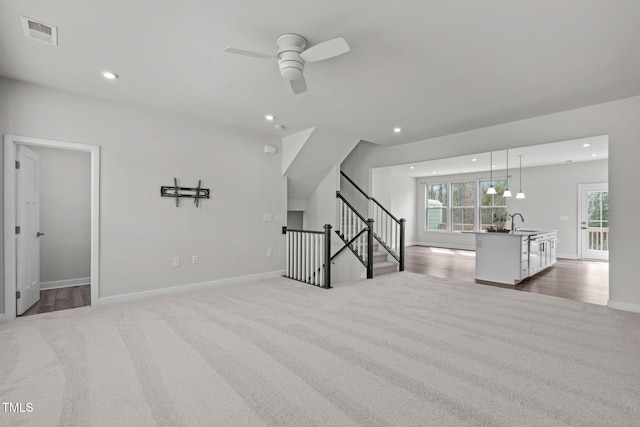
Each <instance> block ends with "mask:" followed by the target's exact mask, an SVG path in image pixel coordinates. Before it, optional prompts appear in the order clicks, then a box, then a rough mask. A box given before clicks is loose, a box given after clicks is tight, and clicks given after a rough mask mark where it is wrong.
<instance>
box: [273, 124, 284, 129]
mask: <svg viewBox="0 0 640 427" xmlns="http://www.w3.org/2000/svg"><path fill="white" fill-rule="evenodd" d="M274 128H276V129H277V130H282V129H284V125H281V124H280V123H278V124H277V125H275V126H274Z"/></svg>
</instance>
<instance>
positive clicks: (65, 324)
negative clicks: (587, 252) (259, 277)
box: [0, 273, 640, 426]
mask: <svg viewBox="0 0 640 427" xmlns="http://www.w3.org/2000/svg"><path fill="white" fill-rule="evenodd" d="M0 400H1V401H2V402H11V403H14V404H15V403H22V404H26V403H31V404H32V407H33V411H32V412H24V413H8V412H5V410H4V409H3V407H0V425H2V426H6V425H29V426H47V425H64V426H90V425H96V426H100V425H105V426H115V425H125V426H150V425H162V426H180V425H185V426H192V425H193V426H195V425H203V426H204V425H206V426H234V425H244V426H260V425H278V426H280V425H282V426H307V425H309V426H311V425H318V426H348V425H362V426H405V425H407V426H409V425H411V426H429V425H432V426H457V425H503V426H527V425H530V426H554V425H594V426H624V425H628V426H632V425H633V426H638V425H639V424H640V314H635V313H627V312H622V311H616V310H612V309H608V308H606V307H601V306H596V305H589V304H584V303H578V302H573V301H569V300H563V299H559V298H554V297H548V296H543V295H536V294H531V293H526V292H515V291H512V290H509V289H501V288H495V287H490V286H482V285H473V284H460V283H452V282H446V281H443V280H442V279H439V278H433V277H428V276H423V275H417V274H411V273H395V274H390V275H384V276H381V277H379V278H377V279H373V280H368V281H366V280H363V281H358V282H352V283H347V284H342V285H337V286H336V287H335V288H334V289H331V290H322V289H317V288H314V287H312V286H309V285H305V284H300V283H298V282H294V281H290V280H287V279H272V280H265V281H261V282H253V283H247V284H241V285H233V286H225V287H218V288H215V289H211V290H208V291H202V292H194V293H189V294H181V295H178V296H168V297H163V298H157V299H153V300H147V301H143V302H139V303H132V304H125V305H119V306H113V307H107V308H98V309H95V308H89V307H85V308H80V309H75V310H68V311H61V312H56V313H49V314H43V315H37V316H30V317H27V318H22V319H18V320H16V321H14V322H10V323H9V324H3V325H0ZM4 406H5V408H6V405H4Z"/></svg>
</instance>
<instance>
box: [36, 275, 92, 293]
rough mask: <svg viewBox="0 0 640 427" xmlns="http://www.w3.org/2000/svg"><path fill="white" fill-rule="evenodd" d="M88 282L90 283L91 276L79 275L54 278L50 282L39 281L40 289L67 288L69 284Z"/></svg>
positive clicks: (84, 283) (76, 284)
mask: <svg viewBox="0 0 640 427" xmlns="http://www.w3.org/2000/svg"><path fill="white" fill-rule="evenodd" d="M89 284H91V277H80V278H79V279H66V280H54V281H52V282H40V290H43V289H45V290H46V289H60V288H69V287H71V286H78V285H89Z"/></svg>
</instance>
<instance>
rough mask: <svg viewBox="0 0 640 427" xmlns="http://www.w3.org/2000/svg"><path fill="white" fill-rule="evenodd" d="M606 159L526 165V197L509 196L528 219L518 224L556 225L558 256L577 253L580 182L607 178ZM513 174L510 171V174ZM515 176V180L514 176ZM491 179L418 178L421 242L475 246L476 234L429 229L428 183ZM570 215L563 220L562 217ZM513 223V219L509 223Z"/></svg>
mask: <svg viewBox="0 0 640 427" xmlns="http://www.w3.org/2000/svg"><path fill="white" fill-rule="evenodd" d="M607 164H608V162H607V160H599V161H593V162H582V163H571V164H564V163H563V164H561V165H553V166H544V167H535V168H523V169H522V176H523V181H522V185H523V187H522V188H523V190H524V192H525V195H526V196H527V197H526V198H525V199H516V198H515V197H511V198H509V199H507V211H508V212H509V213H511V214H513V213H516V212H518V213H521V214H522V215H523V216H524V218H525V223H524V224H521V222H520V218H517V219H516V226H517V227H519V228H529V229H557V230H558V238H559V243H558V256H560V257H563V258H577V256H578V245H577V239H578V234H577V231H578V184H588V183H599V182H607V172H608V167H607ZM510 175H511V174H510ZM493 177H494V179H504V178H505V173H504V171H496V172H494V174H493ZM511 177H512V181H511V182H512V185H511V189H512V191H513V193H514V194H515V193H516V192H517V191H518V188H517V185H518V179H519V175H518V172H515V175H511ZM514 178H515V180H514ZM479 179H480V180H488V179H489V177H488V176H487V175H486V174H484V173H468V174H458V175H448V176H439V177H432V176H429V177H424V178H417V179H416V182H417V183H418V186H417V189H416V200H417V205H416V211H415V212H416V215H417V217H418V221H417V223H416V224H417V227H416V229H417V230H416V232H417V236H418V243H419V244H421V245H427V246H442V247H447V248H458V249H471V250H473V249H475V236H474V235H473V234H468V233H459V232H441V231H436V232H434V231H426V215H425V185H426V184H435V183H447V182H464V181H475V180H479ZM561 216H562V217H567V220H561V219H560V217H561ZM507 226H508V227H510V223H508V224H507Z"/></svg>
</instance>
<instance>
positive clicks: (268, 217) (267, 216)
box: [262, 214, 273, 221]
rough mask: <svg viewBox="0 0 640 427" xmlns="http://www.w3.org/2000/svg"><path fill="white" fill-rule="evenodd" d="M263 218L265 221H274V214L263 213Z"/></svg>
mask: <svg viewBox="0 0 640 427" xmlns="http://www.w3.org/2000/svg"><path fill="white" fill-rule="evenodd" d="M262 220H263V221H273V215H272V214H262Z"/></svg>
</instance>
